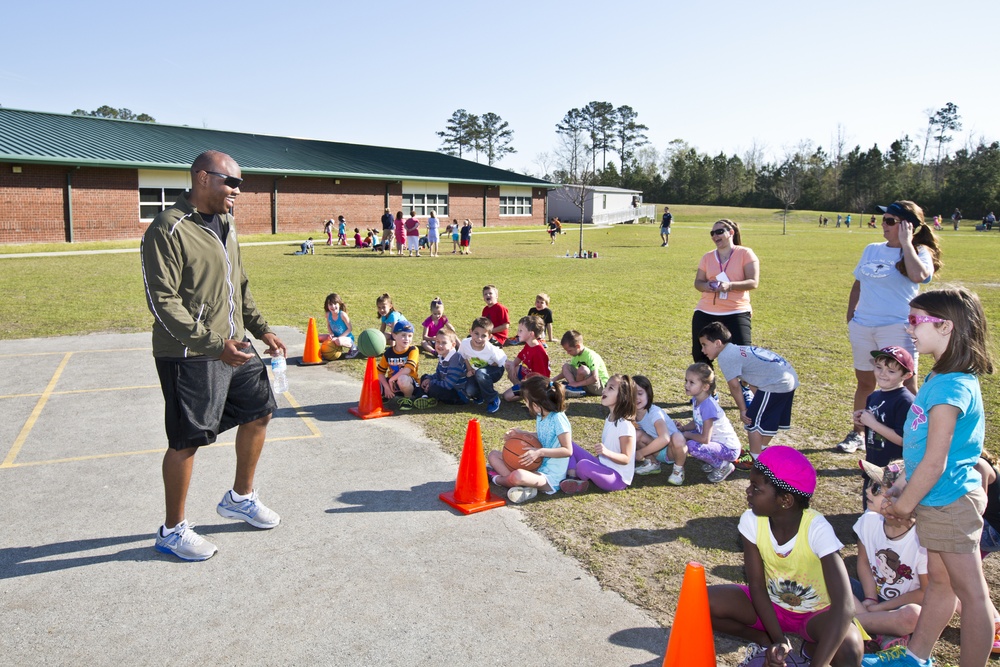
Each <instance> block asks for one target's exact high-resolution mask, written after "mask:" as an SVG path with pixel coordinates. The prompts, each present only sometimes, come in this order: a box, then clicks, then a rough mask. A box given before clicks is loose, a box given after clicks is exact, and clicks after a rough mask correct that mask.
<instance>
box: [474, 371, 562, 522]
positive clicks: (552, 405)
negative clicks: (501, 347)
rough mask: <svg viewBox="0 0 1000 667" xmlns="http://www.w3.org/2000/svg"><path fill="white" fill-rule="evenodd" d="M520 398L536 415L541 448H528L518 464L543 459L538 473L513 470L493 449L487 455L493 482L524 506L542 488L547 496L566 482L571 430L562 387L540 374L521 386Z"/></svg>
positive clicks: (536, 426) (514, 431) (519, 430)
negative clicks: (492, 472) (561, 483)
mask: <svg viewBox="0 0 1000 667" xmlns="http://www.w3.org/2000/svg"><path fill="white" fill-rule="evenodd" d="M521 399H522V400H523V401H524V404H525V406H527V408H528V412H530V413H531V414H532V415H534V416H535V429H536V433H529V435H534V436H536V437H537V438H538V441H539V442H540V443H541V445H542V446H541V447H539V448H537V449H529V450H527V451H526V452H525V453H524V454H523V455H522V456H521V460H520V463H521V465H531V464H532V463H534V462H535V461H537V460H538V459H540V458H541V459H544V460H543V461H542V465H541V466H540V467H539V468H538V470H536V471H534V472H531V471H528V470H523V469H521V468H518V469H512V468H510V467H509V466H507V464H506V463H504V460H503V455H502V453H501V452H500V451H498V450H493V451H491V452H490V453H489V455H488V456H487V459H488V460H489V462H490V465H491V466H492V467H493V470H494V471H496V473H497V474H495V475H493V479H492V482H493V483H494V484H496V485H498V486H505V487H508V489H507V499H508V500H510V501H511V502H512V503H523V502H525V501H528V500H531V499H532V498H534V497H535V496H536V495H538V490H539V489H541V490H542V491H544V492H545V493H547V494H553V493H555V492H556V491H558V490H559V484H560V482H562V481H563V480H564V479H566V470H567V468H568V466H569V456H570V455H571V454H572V453H573V431H572V428H571V427H570V425H569V419H567V418H566V413H565V412H564V410H565V409H566V397H565V396H564V395H563V390H562V387H561V386H559V385H553V384H551V383H549V381H548V380H546V379H545V378H543V377H542V376H540V375H536V376H534V377H530V378H528V379H527V380H525V381H524V384H522V385H521ZM518 433H528V432H526V431H522V430H521V429H511V430H510V431H508V432H507V435H508V436H510V435H515V434H518Z"/></svg>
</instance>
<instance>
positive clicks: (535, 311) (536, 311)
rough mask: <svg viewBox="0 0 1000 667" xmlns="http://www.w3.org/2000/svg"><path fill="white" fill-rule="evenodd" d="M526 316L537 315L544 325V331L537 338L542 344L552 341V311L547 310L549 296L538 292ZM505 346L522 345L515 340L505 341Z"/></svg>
mask: <svg viewBox="0 0 1000 667" xmlns="http://www.w3.org/2000/svg"><path fill="white" fill-rule="evenodd" d="M528 315H538V316H539V317H540V318H542V322H543V323H544V324H545V330H544V331H543V332H542V333H541V335H540V336H539V337H538V338H539V340H541V341H542V342H543V343H544V342H545V341H547V340H552V310H551V309H550V308H549V295H548V294H546V293H544V292H540V293H539V294H538V295H537V296H536V297H535V305H534V306H532V307H531V308H529V309H528ZM506 344H507V345H522V343H521V342H520V341H519V340H517V339H516V338H511V339H510V340H508V341H507V343H506Z"/></svg>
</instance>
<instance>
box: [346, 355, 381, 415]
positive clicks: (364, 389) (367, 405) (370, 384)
mask: <svg viewBox="0 0 1000 667" xmlns="http://www.w3.org/2000/svg"><path fill="white" fill-rule="evenodd" d="M347 411H348V412H350V413H351V414H352V415H354V416H355V417H361V418H362V419H375V418H376V417H391V416H392V410H383V409H382V387H380V386H379V384H378V377H377V376H376V374H375V357H368V365H367V366H365V379H364V382H363V384H362V385H361V401H359V402H358V407H356V408H348V409H347Z"/></svg>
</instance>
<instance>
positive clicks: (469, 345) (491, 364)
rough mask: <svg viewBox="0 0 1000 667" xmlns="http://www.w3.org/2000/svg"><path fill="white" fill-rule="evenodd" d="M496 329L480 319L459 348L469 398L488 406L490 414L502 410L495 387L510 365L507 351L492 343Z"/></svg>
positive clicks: (473, 325)
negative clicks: (506, 365)
mask: <svg viewBox="0 0 1000 667" xmlns="http://www.w3.org/2000/svg"><path fill="white" fill-rule="evenodd" d="M492 329H493V323H492V322H490V320H489V318H488V317H477V318H476V319H475V320H474V321H473V322H472V329H471V330H470V331H469V337H468V338H466V339H465V340H463V341H462V342H461V343H460V344H459V346H458V351H459V353H460V354H461V355H462V359H464V360H465V366H466V373H465V375H466V378H467V379H466V383H465V395H466V396H468V397H469V398H470V399H472V400H474V401H475V402H477V403H486V411H487V412H489V413H490V414H493V413H494V412H496V411H497V410H499V409H500V394H498V393H497V390H496V389H495V388H494V387H493V385H495V384H496V383H497V382H498V381H499V380H500V378H502V377H503V370H504V366H505V364H506V363H507V355H506V354H504V351H503V350H501V349H500V348H499V347H497V346H496V345H494V344H492V343H491V342H490V332H491V331H492Z"/></svg>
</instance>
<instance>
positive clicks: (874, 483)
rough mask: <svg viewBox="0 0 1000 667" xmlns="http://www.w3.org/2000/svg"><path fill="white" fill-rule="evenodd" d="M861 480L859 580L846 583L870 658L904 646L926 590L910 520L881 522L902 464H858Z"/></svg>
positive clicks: (923, 562)
mask: <svg viewBox="0 0 1000 667" xmlns="http://www.w3.org/2000/svg"><path fill="white" fill-rule="evenodd" d="M876 373H877V371H876ZM859 463H860V464H861V469H862V470H863V471H864V473H865V479H866V480H871V483H870V484H868V485H866V488H865V490H864V491H862V493H863V494H864V495H865V496H867V504H868V509H869V510H870V511H868V512H865V513H864V514H862V515H861V517H860V518H859V519H858V520H857V521H856V522H855V524H854V533H855V534H856V535H857V536H858V578H857V580H855V579H852V580H851V588H852V590H853V591H854V597H855V598H856V599H855V601H854V616H855V618H857V619H858V621H859V622H860V623H861V627H863V628H864V629H865V632H867V633H869V634H870V635H872V636H873V637H874V638H875V639H873V640H872V641H874V642H875V644H877V646H872V647H871V648H872V649H874V650H869V651H866V653H875V652H878V651H881V650H883V649H887V648H890V647H891V646H893V645H897V644H901V643H905V641H904V640H901V639H900V638H901V637H906V636H908V635H909V634H910V633H911V632H913V629H914V628H915V627H917V619H918V618H919V617H920V605H921V603H922V602H923V599H924V591H925V589H926V588H927V550H926V549H924V548H923V547H921V546H920V540H919V539H918V538H917V531H916V530H914V529H913V524H914V521H913V518H912V517H910V518H908V519H899V518H896V517H891V518H890V517H885V516H882V515H881V514H880V513H879V512H880V510H881V509H882V501H883V499H884V497H885V495H884V493H883V492H884V491H888V490H889V488H890V487H891V486H892V485H893V484H895V482H896V480H897V479H899V478H900V477H902V476H904V475H905V474H906V468H905V465H904V463H903V461H902V460H900V459H897V460H895V461H890V462H889V463H887V464H886V465H885V466H884V467H879V466H876V465H873V464H871V463H869V462H868V461H859Z"/></svg>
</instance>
